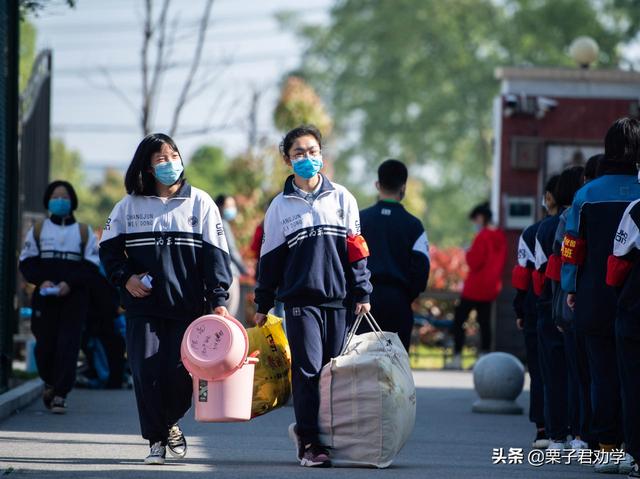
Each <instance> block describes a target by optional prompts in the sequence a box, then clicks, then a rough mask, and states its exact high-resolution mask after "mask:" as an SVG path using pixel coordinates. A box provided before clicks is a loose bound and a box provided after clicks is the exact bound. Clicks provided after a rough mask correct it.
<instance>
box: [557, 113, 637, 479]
mask: <svg viewBox="0 0 640 479" xmlns="http://www.w3.org/2000/svg"><path fill="white" fill-rule="evenodd" d="M639 144H640V121H638V120H637V119H631V118H622V119H619V120H617V121H615V122H614V123H613V125H612V126H611V127H610V128H609V130H608V131H607V134H606V136H605V151H604V159H603V160H602V161H601V162H600V165H599V172H598V178H596V179H595V180H593V181H591V182H590V183H587V184H586V185H585V186H584V187H582V188H581V189H580V190H579V191H578V193H577V194H576V196H575V198H574V200H573V205H572V207H571V213H570V214H569V216H568V218H567V231H566V234H565V237H564V242H563V245H562V261H563V265H562V289H563V290H564V291H566V292H567V293H569V294H568V296H567V304H568V305H569V307H571V308H572V309H573V310H574V313H575V315H574V321H575V327H576V329H577V330H578V331H582V332H583V334H584V337H585V345H586V351H587V357H588V363H589V372H590V375H591V399H592V405H591V408H592V420H591V426H592V428H591V431H590V433H591V434H592V435H593V437H594V439H595V440H596V441H597V442H599V443H600V448H601V449H602V450H603V451H611V450H613V449H616V448H619V447H620V445H621V443H622V442H623V432H622V414H621V397H620V381H619V371H618V359H617V352H616V339H615V319H616V305H617V297H616V293H615V290H614V289H612V288H609V287H607V285H606V274H607V258H608V257H609V255H610V254H611V253H612V251H613V242H612V238H614V237H615V235H616V232H617V231H618V227H619V224H620V220H621V219H622V216H623V214H624V211H625V209H626V208H627V206H628V205H629V204H630V203H631V202H632V201H633V200H635V199H637V198H639V197H640V184H639V183H638V178H637V173H638V170H637V168H636V163H637V161H638V156H637V152H638V145H639ZM594 469H595V470H597V471H599V472H614V473H615V472H618V469H619V468H618V465H617V464H611V463H610V464H599V465H596V466H595V468H594Z"/></svg>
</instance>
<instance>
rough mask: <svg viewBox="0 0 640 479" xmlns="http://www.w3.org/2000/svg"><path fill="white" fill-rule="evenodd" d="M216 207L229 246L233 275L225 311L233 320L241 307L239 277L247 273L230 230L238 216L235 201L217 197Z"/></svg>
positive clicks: (227, 197) (231, 198) (229, 198)
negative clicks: (226, 310) (227, 311)
mask: <svg viewBox="0 0 640 479" xmlns="http://www.w3.org/2000/svg"><path fill="white" fill-rule="evenodd" d="M215 202H216V206H217V207H218V209H219V210H220V212H221V213H222V227H223V228H224V235H225V237H226V238H227V244H228V245H229V256H230V257H231V274H232V275H233V282H232V283H231V287H230V288H229V302H228V303H227V309H228V310H229V313H230V314H231V316H233V317H234V318H239V317H240V311H241V307H242V304H241V303H242V302H241V292H240V276H241V275H245V274H247V273H248V271H247V266H246V265H245V264H244V260H243V259H242V255H241V254H240V251H239V250H238V246H237V245H236V238H235V235H234V234H233V230H232V229H231V223H232V222H233V221H234V220H235V219H236V216H238V208H237V206H236V200H235V199H234V198H233V196H229V195H218V196H216V199H215Z"/></svg>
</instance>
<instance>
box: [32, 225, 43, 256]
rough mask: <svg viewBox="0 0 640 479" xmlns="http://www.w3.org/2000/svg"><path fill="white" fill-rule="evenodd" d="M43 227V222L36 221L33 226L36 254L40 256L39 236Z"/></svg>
mask: <svg viewBox="0 0 640 479" xmlns="http://www.w3.org/2000/svg"><path fill="white" fill-rule="evenodd" d="M43 225H44V220H38V221H36V222H35V223H34V224H33V239H34V240H35V242H36V246H37V247H38V254H40V235H41V234H42V226H43Z"/></svg>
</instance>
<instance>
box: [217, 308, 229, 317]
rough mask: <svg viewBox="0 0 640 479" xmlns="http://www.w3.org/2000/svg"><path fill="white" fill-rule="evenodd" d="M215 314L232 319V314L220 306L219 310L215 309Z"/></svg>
mask: <svg viewBox="0 0 640 479" xmlns="http://www.w3.org/2000/svg"><path fill="white" fill-rule="evenodd" d="M213 312H214V313H215V314H219V315H220V316H224V317H225V318H227V317H229V318H230V317H231V313H230V312H229V310H228V309H227V308H225V307H224V306H218V307H217V308H214V310H213Z"/></svg>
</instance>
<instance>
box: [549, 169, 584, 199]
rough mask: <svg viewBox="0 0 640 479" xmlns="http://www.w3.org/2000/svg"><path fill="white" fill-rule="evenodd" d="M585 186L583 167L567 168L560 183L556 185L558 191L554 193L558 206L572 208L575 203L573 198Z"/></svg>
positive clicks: (560, 178)
mask: <svg viewBox="0 0 640 479" xmlns="http://www.w3.org/2000/svg"><path fill="white" fill-rule="evenodd" d="M583 184H584V167H583V166H570V167H569V168H566V169H565V170H564V171H563V172H562V173H560V177H559V178H558V183H556V190H555V192H552V193H553V196H554V197H555V199H556V204H557V205H558V206H570V205H571V203H573V197H574V196H575V195H576V191H578V190H579V189H580V188H582V185H583Z"/></svg>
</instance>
